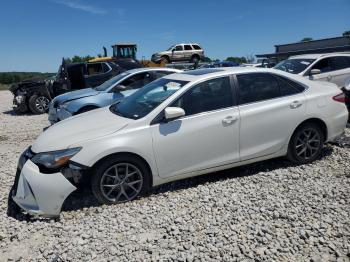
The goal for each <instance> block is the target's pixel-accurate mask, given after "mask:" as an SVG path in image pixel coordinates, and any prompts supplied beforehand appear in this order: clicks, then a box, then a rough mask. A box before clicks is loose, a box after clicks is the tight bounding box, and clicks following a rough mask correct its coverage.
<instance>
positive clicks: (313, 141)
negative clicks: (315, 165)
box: [295, 128, 322, 160]
mask: <svg viewBox="0 0 350 262" xmlns="http://www.w3.org/2000/svg"><path fill="white" fill-rule="evenodd" d="M321 144H322V141H321V137H320V134H319V133H318V131H317V130H315V129H313V128H307V129H304V130H303V131H302V132H301V133H300V134H299V135H298V137H297V139H296V146H295V151H296V154H297V156H298V157H300V158H302V159H304V160H308V159H310V158H313V157H314V156H315V155H316V154H317V153H318V151H319V148H320V146H321Z"/></svg>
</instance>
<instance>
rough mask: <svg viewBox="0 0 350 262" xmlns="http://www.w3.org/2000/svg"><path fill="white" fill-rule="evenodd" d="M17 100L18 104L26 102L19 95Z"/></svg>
mask: <svg viewBox="0 0 350 262" xmlns="http://www.w3.org/2000/svg"><path fill="white" fill-rule="evenodd" d="M15 99H16V102H17V103H18V104H21V103H22V102H23V100H24V96H21V95H19V96H16V97H15Z"/></svg>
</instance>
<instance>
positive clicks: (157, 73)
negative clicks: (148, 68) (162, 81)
mask: <svg viewBox="0 0 350 262" xmlns="http://www.w3.org/2000/svg"><path fill="white" fill-rule="evenodd" d="M153 74H154V77H155V79H158V78H161V77H163V76H167V75H170V74H174V72H171V71H154V72H153Z"/></svg>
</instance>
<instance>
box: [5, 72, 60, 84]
mask: <svg viewBox="0 0 350 262" xmlns="http://www.w3.org/2000/svg"><path fill="white" fill-rule="evenodd" d="M53 75H55V74H54V73H40V72H2V73H1V72H0V84H4V85H9V84H13V83H18V82H21V81H23V80H26V79H30V78H37V77H40V78H48V77H51V76H53Z"/></svg>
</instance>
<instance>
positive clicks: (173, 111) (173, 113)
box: [164, 107, 185, 120]
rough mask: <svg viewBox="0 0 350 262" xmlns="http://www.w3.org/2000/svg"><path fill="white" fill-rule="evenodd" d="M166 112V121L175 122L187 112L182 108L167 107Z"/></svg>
mask: <svg viewBox="0 0 350 262" xmlns="http://www.w3.org/2000/svg"><path fill="white" fill-rule="evenodd" d="M164 111H165V119H166V120H173V119H176V118H179V117H181V116H184V115H185V110H183V109H182V108H180V107H167V108H165V110H164Z"/></svg>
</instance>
